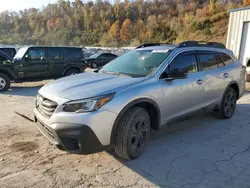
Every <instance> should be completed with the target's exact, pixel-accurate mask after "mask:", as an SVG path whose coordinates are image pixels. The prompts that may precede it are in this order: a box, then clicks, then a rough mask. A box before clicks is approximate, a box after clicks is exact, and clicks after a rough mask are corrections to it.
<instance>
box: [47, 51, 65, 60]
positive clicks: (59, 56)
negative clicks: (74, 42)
mask: <svg viewBox="0 0 250 188" xmlns="http://www.w3.org/2000/svg"><path fill="white" fill-rule="evenodd" d="M49 59H51V60H63V59H64V55H63V49H62V48H49Z"/></svg>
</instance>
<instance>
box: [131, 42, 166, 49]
mask: <svg viewBox="0 0 250 188" xmlns="http://www.w3.org/2000/svg"><path fill="white" fill-rule="evenodd" d="M162 45H169V44H167V43H145V44H142V45H140V46H137V47H136V48H135V49H138V48H145V47H149V46H162Z"/></svg>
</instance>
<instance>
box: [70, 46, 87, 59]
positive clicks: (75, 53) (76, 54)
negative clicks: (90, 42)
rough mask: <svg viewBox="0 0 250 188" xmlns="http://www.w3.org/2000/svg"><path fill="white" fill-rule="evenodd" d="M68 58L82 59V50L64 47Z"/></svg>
mask: <svg viewBox="0 0 250 188" xmlns="http://www.w3.org/2000/svg"><path fill="white" fill-rule="evenodd" d="M66 52H67V55H68V60H81V59H83V55H82V50H81V49H78V48H66Z"/></svg>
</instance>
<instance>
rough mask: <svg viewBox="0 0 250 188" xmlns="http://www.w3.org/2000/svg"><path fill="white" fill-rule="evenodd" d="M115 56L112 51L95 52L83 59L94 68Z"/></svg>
mask: <svg viewBox="0 0 250 188" xmlns="http://www.w3.org/2000/svg"><path fill="white" fill-rule="evenodd" d="M115 58H117V55H115V54H112V53H96V54H94V55H92V56H90V57H89V58H88V59H85V60H86V62H87V63H88V65H89V67H90V68H93V69H96V68H98V67H102V66H104V65H106V64H107V63H108V62H110V61H111V60H113V59H115Z"/></svg>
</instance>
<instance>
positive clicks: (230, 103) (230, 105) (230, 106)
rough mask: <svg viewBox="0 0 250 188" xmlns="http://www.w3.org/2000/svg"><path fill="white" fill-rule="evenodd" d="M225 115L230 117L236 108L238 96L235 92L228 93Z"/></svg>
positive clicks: (225, 101) (224, 105) (225, 102)
mask: <svg viewBox="0 0 250 188" xmlns="http://www.w3.org/2000/svg"><path fill="white" fill-rule="evenodd" d="M223 107H224V113H225V115H226V116H228V117H230V116H231V115H232V113H233V112H234V110H235V107H236V94H235V93H234V92H228V93H227V95H226V97H225V100H224V104H223Z"/></svg>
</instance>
